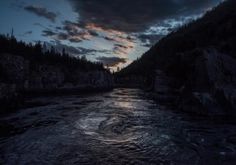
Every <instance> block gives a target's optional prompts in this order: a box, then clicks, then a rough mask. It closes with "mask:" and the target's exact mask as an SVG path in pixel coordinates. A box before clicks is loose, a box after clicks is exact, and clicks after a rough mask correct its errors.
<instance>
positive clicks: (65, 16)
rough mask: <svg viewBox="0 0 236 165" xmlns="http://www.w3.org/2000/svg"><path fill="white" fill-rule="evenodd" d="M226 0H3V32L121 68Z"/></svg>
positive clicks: (0, 10) (0, 30) (0, 15)
mask: <svg viewBox="0 0 236 165" xmlns="http://www.w3.org/2000/svg"><path fill="white" fill-rule="evenodd" d="M220 1H221V0H1V1H0V23H1V26H0V33H1V34H7V33H10V32H11V29H12V28H13V29H14V35H15V36H16V38H17V39H19V40H23V41H25V42H36V41H42V42H45V43H46V44H47V45H48V46H51V45H54V46H55V47H56V49H57V50H58V51H61V49H62V48H63V47H64V48H65V49H66V51H67V52H69V53H71V54H72V55H74V56H86V58H87V59H89V60H92V61H99V62H102V63H103V64H105V65H107V66H109V67H111V68H112V69H113V70H116V68H117V67H120V68H122V67H124V66H126V65H128V64H129V63H131V62H132V61H133V60H135V59H137V58H138V57H140V56H141V55H142V54H143V53H144V52H145V51H147V50H148V49H149V48H150V47H151V46H152V45H153V44H154V43H156V42H157V41H158V40H159V39H160V38H162V37H163V36H165V35H166V34H168V33H169V32H171V31H173V30H175V29H176V28H177V27H179V26H181V25H183V24H184V23H187V22H189V21H191V20H193V19H196V18H198V17H199V16H201V15H202V14H203V13H204V12H205V11H207V10H209V9H210V8H212V7H213V6H215V5H217V4H218V3H219V2H220Z"/></svg>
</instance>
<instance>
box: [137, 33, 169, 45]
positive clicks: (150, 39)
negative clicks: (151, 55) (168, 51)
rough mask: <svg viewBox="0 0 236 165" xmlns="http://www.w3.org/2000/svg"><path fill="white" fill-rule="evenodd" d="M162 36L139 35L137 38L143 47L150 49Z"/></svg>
mask: <svg viewBox="0 0 236 165" xmlns="http://www.w3.org/2000/svg"><path fill="white" fill-rule="evenodd" d="M164 36H165V35H159V34H152V35H146V34H140V35H139V36H138V38H139V39H140V40H141V41H142V43H143V46H146V47H150V46H152V45H154V44H155V43H156V42H157V41H159V40H160V39H161V38H163V37H164Z"/></svg>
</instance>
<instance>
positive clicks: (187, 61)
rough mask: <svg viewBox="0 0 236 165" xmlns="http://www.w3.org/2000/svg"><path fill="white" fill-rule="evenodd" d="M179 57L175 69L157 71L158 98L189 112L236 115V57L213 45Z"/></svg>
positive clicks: (156, 87) (156, 89)
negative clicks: (218, 49)
mask: <svg viewBox="0 0 236 165" xmlns="http://www.w3.org/2000/svg"><path fill="white" fill-rule="evenodd" d="M178 56H179V57H178V58H179V60H177V62H176V63H175V64H173V65H172V67H173V66H174V67H173V68H171V69H172V70H171V71H169V70H165V71H162V70H158V71H157V73H156V80H155V86H154V88H155V92H156V94H157V99H158V100H161V101H165V102H169V103H170V104H172V105H175V106H177V107H178V108H179V109H181V110H184V111H187V112H193V113H199V114H204V115H206V114H207V115H235V114H236V60H235V59H234V58H232V57H231V56H229V55H227V54H222V53H220V52H218V51H217V50H215V49H212V48H209V49H196V50H194V51H191V52H186V53H182V54H179V55H178ZM173 70H175V71H174V72H173ZM178 72H179V73H181V74H178Z"/></svg>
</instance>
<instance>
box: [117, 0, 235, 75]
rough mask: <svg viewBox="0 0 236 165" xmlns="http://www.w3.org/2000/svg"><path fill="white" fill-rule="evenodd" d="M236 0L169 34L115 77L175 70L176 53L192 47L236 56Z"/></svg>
mask: <svg viewBox="0 0 236 165" xmlns="http://www.w3.org/2000/svg"><path fill="white" fill-rule="evenodd" d="M235 29H236V1H235V0H226V1H224V2H222V3H221V4H220V5H219V6H217V7H215V8H214V9H212V10H211V11H208V12H207V13H206V14H205V15H204V16H203V17H202V18H200V19H198V20H196V21H192V22H191V23H189V24H187V25H185V26H183V27H181V28H179V29H178V30H176V31H174V32H172V33H170V34H169V35H167V36H166V37H164V38H163V39H161V40H160V41H159V42H158V43H157V44H156V45H154V46H153V47H152V48H151V49H150V50H149V51H147V52H146V53H145V54H144V55H143V56H142V57H141V58H140V59H138V60H136V61H134V62H133V63H132V64H131V65H129V66H128V67H126V68H124V69H123V70H121V71H120V72H119V73H117V76H121V77H122V76H124V77H125V76H129V75H142V76H144V77H147V78H148V77H150V78H153V76H154V75H155V70H156V69H157V68H159V69H163V70H169V71H178V70H179V69H180V68H175V67H174V68H173V66H175V65H176V66H178V64H177V63H178V55H179V54H181V53H184V52H187V51H191V50H194V49H198V48H199V49H201V48H208V47H214V48H215V49H217V50H218V51H220V52H222V53H227V54H229V55H231V56H232V57H234V58H236V30H235Z"/></svg>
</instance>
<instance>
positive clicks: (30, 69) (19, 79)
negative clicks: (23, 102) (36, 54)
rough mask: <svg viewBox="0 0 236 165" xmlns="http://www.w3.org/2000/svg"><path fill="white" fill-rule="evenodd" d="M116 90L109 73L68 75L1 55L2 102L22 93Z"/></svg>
mask: <svg viewBox="0 0 236 165" xmlns="http://www.w3.org/2000/svg"><path fill="white" fill-rule="evenodd" d="M112 87H113V78H112V75H111V74H110V73H109V72H107V71H106V70H93V71H81V70H78V69H77V70H74V71H72V72H69V71H68V70H67V68H62V67H57V66H53V65H50V64H39V63H38V64H33V63H32V62H31V61H29V60H27V59H24V58H23V57H22V56H17V55H12V54H5V53H3V54H0V100H9V99H11V98H14V97H17V96H18V95H19V94H22V93H43V92H55V91H56V92H59V91H60V92H73V91H77V92H79V91H83V90H107V89H111V88H112Z"/></svg>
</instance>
